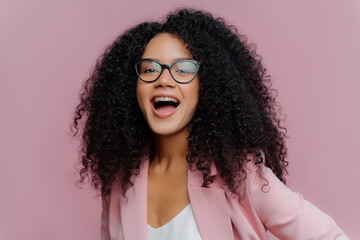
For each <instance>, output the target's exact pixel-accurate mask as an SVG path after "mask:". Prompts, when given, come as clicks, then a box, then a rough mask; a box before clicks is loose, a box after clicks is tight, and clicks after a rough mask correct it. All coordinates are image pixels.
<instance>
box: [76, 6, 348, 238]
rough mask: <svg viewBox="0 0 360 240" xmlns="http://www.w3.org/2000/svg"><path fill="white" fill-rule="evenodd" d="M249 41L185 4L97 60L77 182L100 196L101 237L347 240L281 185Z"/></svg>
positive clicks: (270, 110) (271, 119)
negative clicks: (88, 179) (88, 180)
mask: <svg viewBox="0 0 360 240" xmlns="http://www.w3.org/2000/svg"><path fill="white" fill-rule="evenodd" d="M270 85H271V83H270V77H269V76H268V75H266V70H265V68H264V67H263V66H262V63H261V60H260V58H259V56H258V55H257V54H256V53H255V51H254V50H253V49H252V48H251V47H250V46H249V45H248V44H247V42H246V37H245V36H244V35H240V34H239V33H238V32H237V30H236V28H235V27H233V26H229V25H227V24H226V23H225V21H224V20H223V19H221V18H214V17H213V16H212V14H210V13H207V12H204V11H198V10H194V9H180V10H177V11H176V12H173V13H170V14H169V15H168V16H167V18H166V21H165V22H164V23H158V22H144V23H141V24H139V25H137V26H135V27H133V28H131V29H129V30H127V31H126V32H125V33H124V34H122V35H121V36H119V37H118V38H117V39H116V40H115V42H114V43H113V44H111V45H110V46H109V47H108V49H107V50H106V51H105V53H104V54H103V55H102V57H101V58H100V59H99V60H98V62H97V64H96V66H95V69H94V71H93V73H92V75H91V76H90V78H89V79H88V80H87V81H86V84H85V85H84V90H83V92H82V94H81V103H80V104H79V105H78V106H77V109H76V113H75V117H74V123H73V124H74V127H75V129H76V130H78V126H79V124H80V123H79V121H80V120H81V119H82V118H83V117H84V116H85V115H86V117H87V118H86V121H85V124H84V131H83V133H82V137H83V138H82V140H83V148H82V151H83V155H82V164H83V168H82V169H81V171H80V176H81V180H80V181H83V180H84V179H85V178H86V177H87V176H89V175H90V176H91V179H92V183H93V185H94V186H95V188H97V189H100V190H101V195H102V207H103V211H102V216H101V238H102V239H103V240H105V239H125V240H141V239H157V240H161V239H172V240H177V239H193V240H198V239H204V240H212V239H216V240H218V239H267V233H266V232H267V230H269V231H271V232H272V233H273V234H274V235H276V236H277V237H279V238H280V239H348V238H347V236H346V235H345V234H344V233H343V232H342V230H341V229H340V228H339V227H338V226H337V225H336V223H335V222H334V220H333V219H332V218H331V217H330V216H328V215H326V214H325V213H323V212H322V211H321V210H319V209H318V208H316V207H315V206H314V205H312V204H311V203H310V202H308V201H306V200H304V199H303V197H302V195H301V194H299V193H296V192H293V191H291V190H290V189H289V188H287V187H286V186H285V183H286V182H285V179H284V174H285V172H286V169H285V168H286V166H287V164H288V162H287V161H285V158H286V156H287V148H286V146H285V141H284V138H285V137H286V135H285V133H284V132H283V131H282V130H285V131H286V129H285V128H284V127H282V126H281V121H280V119H279V118H278V111H277V109H278V105H277V104H276V102H275V96H273V95H272V93H273V90H272V89H271V86H270Z"/></svg>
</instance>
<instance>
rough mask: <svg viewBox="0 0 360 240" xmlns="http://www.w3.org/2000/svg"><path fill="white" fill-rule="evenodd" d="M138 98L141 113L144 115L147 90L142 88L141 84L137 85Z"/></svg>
mask: <svg viewBox="0 0 360 240" xmlns="http://www.w3.org/2000/svg"><path fill="white" fill-rule="evenodd" d="M136 98H137V101H138V104H139V107H140V109H141V111H142V112H143V113H144V104H145V99H146V90H145V88H144V86H142V85H141V84H140V85H137V87H136Z"/></svg>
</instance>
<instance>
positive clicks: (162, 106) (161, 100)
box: [151, 97, 180, 117]
mask: <svg viewBox="0 0 360 240" xmlns="http://www.w3.org/2000/svg"><path fill="white" fill-rule="evenodd" d="M151 104H152V107H153V111H154V113H155V115H157V116H158V117H169V116H171V115H172V114H174V113H175V112H176V110H177V108H178V106H179V104H180V101H179V100H178V99H176V98H173V97H155V98H153V99H152V101H151Z"/></svg>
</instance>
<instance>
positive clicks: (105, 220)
mask: <svg viewBox="0 0 360 240" xmlns="http://www.w3.org/2000/svg"><path fill="white" fill-rule="evenodd" d="M107 199H109V198H107ZM101 206H102V211H101V236H100V239H101V240H110V233H109V206H108V205H107V204H106V201H105V200H104V198H101Z"/></svg>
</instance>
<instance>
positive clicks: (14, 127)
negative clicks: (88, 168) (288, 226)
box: [0, 0, 360, 240]
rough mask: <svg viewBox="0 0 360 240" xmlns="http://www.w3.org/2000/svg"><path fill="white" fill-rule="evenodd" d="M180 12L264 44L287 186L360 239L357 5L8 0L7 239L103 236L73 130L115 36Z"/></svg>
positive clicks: (2, 220)
mask: <svg viewBox="0 0 360 240" xmlns="http://www.w3.org/2000/svg"><path fill="white" fill-rule="evenodd" d="M179 6H192V7H199V8H203V9H205V10H209V11H211V12H213V13H214V14H215V15H217V16H222V17H224V18H225V19H227V20H228V22H229V23H231V24H234V25H236V26H237V27H238V29H239V30H240V31H241V32H244V33H245V34H247V35H248V37H249V40H250V41H251V42H255V43H256V44H257V46H258V47H257V51H258V53H259V54H260V55H262V56H263V58H264V64H265V66H266V67H267V69H268V73H269V74H270V75H271V76H272V78H273V82H274V85H273V86H274V88H276V89H278V92H279V95H278V101H279V102H280V104H281V105H282V107H283V112H284V113H285V114H286V115H287V127H288V135H290V139H288V140H287V143H288V148H289V157H288V161H290V168H289V172H290V174H289V175H288V177H287V179H288V182H289V187H290V188H291V189H293V190H294V191H298V192H301V193H302V194H303V195H304V197H305V198H306V199H307V200H309V201H310V202H312V203H313V204H315V205H316V206H317V207H319V208H320V209H322V210H323V211H324V212H326V213H327V214H329V215H330V216H332V217H333V218H334V219H335V220H336V222H337V223H338V225H339V226H340V227H341V228H342V229H343V230H344V231H345V232H346V233H347V234H348V236H349V237H350V238H352V239H360V233H359V231H358V227H359V221H358V215H359V214H360V207H359V200H358V199H359V197H360V187H359V184H360V181H359V180H360V179H359V174H358V169H359V168H360V163H359V160H360V157H359V155H360V144H359V136H360V125H359V123H360V107H359V103H360V81H359V77H358V76H359V74H358V72H357V71H358V70H359V67H360V66H359V56H360V47H359V46H360V44H359V43H360V28H359V26H360V1H356V0H353V1H350V0H345V1H334V0H322V1H320V0H319V1H298V2H295V1H291V2H290V1H258V0H257V1H254V0H252V1H239V0H237V1H208V0H202V1H196V3H195V1H183V2H182V3H181V4H180V3H179V1H176V2H171V1H166V2H165V1H160V0H152V1H133V3H130V1H126V4H125V3H124V2H120V1H25V0H23V1H11V0H7V1H6V0H2V1H0V110H1V112H0V114H1V115H0V132H1V134H0V164H1V166H0V189H1V196H0V239H9V240H13V239H40V240H42V239H53V240H57V239H59V240H60V239H89V240H91V239H99V236H100V235H99V234H100V211H101V208H100V199H99V198H96V197H95V192H94V191H92V190H91V189H90V187H85V188H84V189H83V190H79V189H78V188H76V187H75V184H74V182H75V180H76V179H77V169H76V165H75V162H76V161H77V145H78V142H76V141H72V142H70V137H69V124H70V121H71V117H72V113H73V110H74V107H75V105H76V104H77V101H78V92H79V90H80V87H81V84H82V82H83V81H84V80H85V79H86V77H87V76H88V74H89V71H90V69H91V67H92V66H93V64H94V62H95V59H96V57H97V56H99V54H100V53H101V52H102V50H103V49H104V47H105V46H107V44H109V43H110V42H111V41H112V40H113V39H114V38H115V37H116V36H117V35H118V34H120V33H122V32H123V31H124V30H125V29H127V28H129V27H130V26H133V25H134V24H137V23H139V22H141V21H144V20H157V19H158V17H162V16H164V15H165V13H167V11H168V10H170V9H173V8H175V7H179Z"/></svg>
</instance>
